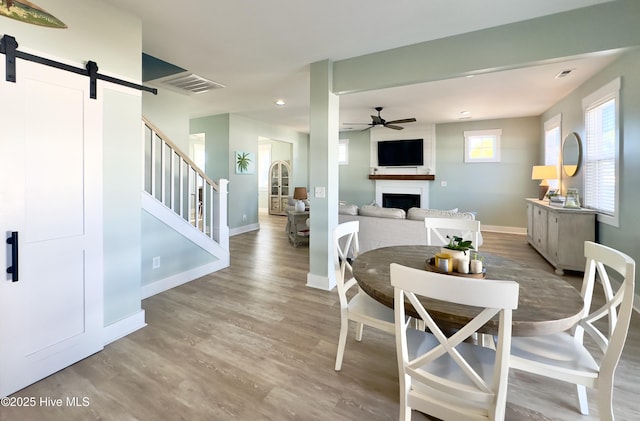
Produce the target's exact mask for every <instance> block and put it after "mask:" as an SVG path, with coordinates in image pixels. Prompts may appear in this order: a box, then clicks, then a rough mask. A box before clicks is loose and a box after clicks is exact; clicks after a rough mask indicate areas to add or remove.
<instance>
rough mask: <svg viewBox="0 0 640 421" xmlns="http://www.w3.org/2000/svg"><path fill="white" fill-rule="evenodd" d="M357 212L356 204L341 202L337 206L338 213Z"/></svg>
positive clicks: (352, 213) (349, 213)
mask: <svg viewBox="0 0 640 421" xmlns="http://www.w3.org/2000/svg"><path fill="white" fill-rule="evenodd" d="M357 214H358V206H356V205H347V204H346V203H345V204H341V205H340V206H339V207H338V215H357Z"/></svg>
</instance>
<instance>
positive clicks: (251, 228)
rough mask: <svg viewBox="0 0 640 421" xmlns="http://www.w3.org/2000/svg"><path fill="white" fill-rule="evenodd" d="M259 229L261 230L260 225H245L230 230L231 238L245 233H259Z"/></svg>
mask: <svg viewBox="0 0 640 421" xmlns="http://www.w3.org/2000/svg"><path fill="white" fill-rule="evenodd" d="M259 229H260V224H258V223H255V224H249V225H243V226H241V227H237V228H229V236H233V235H238V234H244V233H245V232H251V231H257V230H259Z"/></svg>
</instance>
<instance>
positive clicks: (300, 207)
mask: <svg viewBox="0 0 640 421" xmlns="http://www.w3.org/2000/svg"><path fill="white" fill-rule="evenodd" d="M295 209H296V211H298V212H304V202H303V201H302V200H298V201H297V202H296V208H295Z"/></svg>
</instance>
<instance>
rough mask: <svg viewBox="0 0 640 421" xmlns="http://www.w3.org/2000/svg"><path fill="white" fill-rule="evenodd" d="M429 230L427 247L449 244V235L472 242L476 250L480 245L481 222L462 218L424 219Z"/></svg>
mask: <svg viewBox="0 0 640 421" xmlns="http://www.w3.org/2000/svg"><path fill="white" fill-rule="evenodd" d="M424 226H425V228H426V229H427V245H428V246H431V245H441V244H448V243H449V239H448V238H447V235H457V236H458V237H462V238H463V239H465V240H471V244H472V246H473V248H474V249H475V250H477V249H478V244H480V221H476V220H473V219H461V218H434V217H426V218H424Z"/></svg>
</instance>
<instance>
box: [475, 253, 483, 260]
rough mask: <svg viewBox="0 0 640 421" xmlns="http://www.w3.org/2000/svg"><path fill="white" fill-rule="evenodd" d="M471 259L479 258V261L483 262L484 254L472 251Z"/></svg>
mask: <svg viewBox="0 0 640 421" xmlns="http://www.w3.org/2000/svg"><path fill="white" fill-rule="evenodd" d="M473 260H480V261H481V262H483V261H484V256H481V255H479V254H478V253H473Z"/></svg>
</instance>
